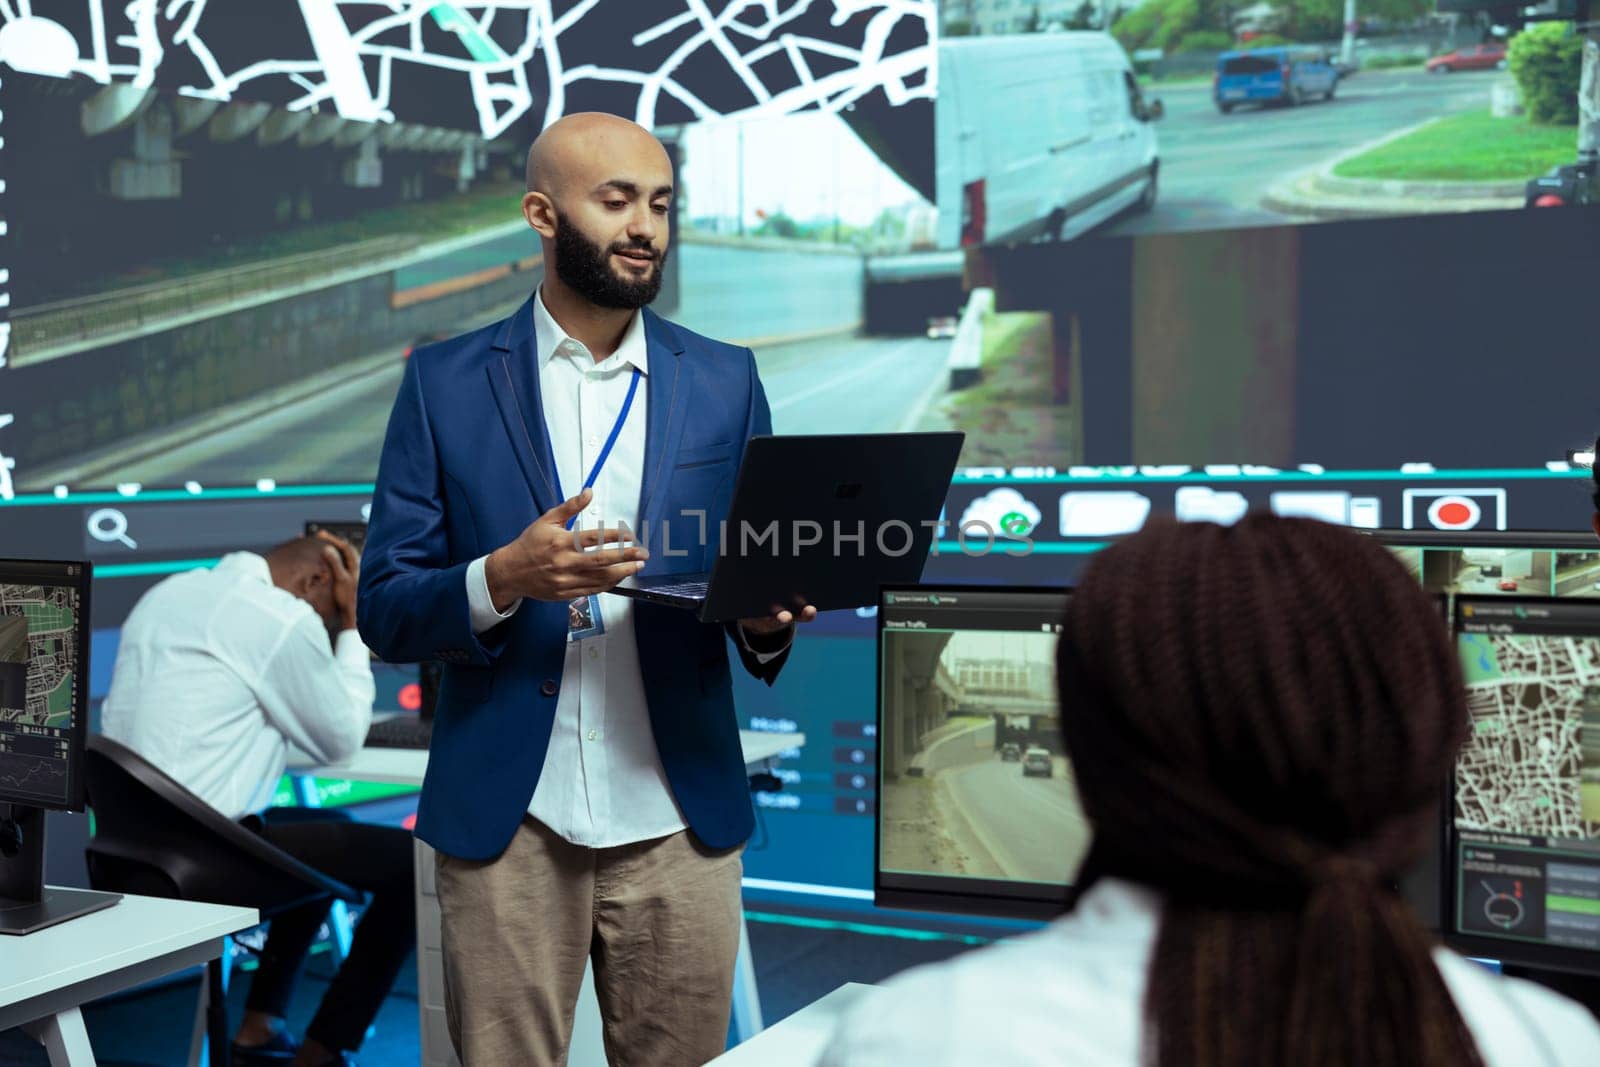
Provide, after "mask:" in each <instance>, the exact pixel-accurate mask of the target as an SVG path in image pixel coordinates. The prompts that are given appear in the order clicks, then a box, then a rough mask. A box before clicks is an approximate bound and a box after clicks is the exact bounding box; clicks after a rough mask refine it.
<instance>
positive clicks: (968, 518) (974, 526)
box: [958, 489, 1044, 537]
mask: <svg viewBox="0 0 1600 1067" xmlns="http://www.w3.org/2000/svg"><path fill="white" fill-rule="evenodd" d="M1043 517H1044V515H1043V513H1042V512H1041V511H1040V510H1039V508H1038V505H1036V504H1035V503H1034V502H1033V501H1031V500H1029V499H1028V498H1027V497H1025V496H1023V495H1022V494H1021V493H1019V492H1017V491H1016V490H1015V489H991V490H990V491H989V492H987V493H985V494H983V495H982V496H980V497H979V498H978V499H976V500H974V501H973V502H972V503H970V504H968V505H967V509H966V510H965V511H963V512H962V513H961V524H960V526H959V527H958V529H959V530H960V531H962V532H963V533H965V534H966V536H969V537H985V536H988V535H989V534H993V535H995V536H1001V537H1003V536H1011V537H1026V536H1028V535H1029V534H1031V533H1032V532H1033V531H1034V530H1035V529H1036V528H1037V527H1038V525H1039V520H1040V519H1041V518H1043ZM980 523H981V524H982V525H978V524H980ZM985 526H986V527H988V529H987V530H985V529H984V527H985Z"/></svg>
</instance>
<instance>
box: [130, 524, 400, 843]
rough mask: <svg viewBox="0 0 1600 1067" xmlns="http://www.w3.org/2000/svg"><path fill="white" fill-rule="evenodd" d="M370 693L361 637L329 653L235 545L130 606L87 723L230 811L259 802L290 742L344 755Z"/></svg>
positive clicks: (322, 758)
mask: <svg viewBox="0 0 1600 1067" xmlns="http://www.w3.org/2000/svg"><path fill="white" fill-rule="evenodd" d="M374 692H375V690H374V686H373V682H372V664H371V658H370V654H369V653H368V651H367V648H366V646H365V645H364V644H362V642H361V636H360V635H359V634H357V633H356V631H354V630H345V631H344V632H342V633H340V634H339V636H338V639H337V640H336V642H335V646H334V648H333V649H331V650H330V649H329V647H328V631H327V629H326V628H325V627H324V626H323V623H322V619H321V618H320V617H318V615H317V613H316V612H315V611H313V610H312V608H311V605H310V604H307V603H306V602H305V601H304V600H301V599H300V598H299V597H297V596H295V595H294V594H292V593H290V592H288V591H287V590H284V589H280V588H278V587H277V586H276V585H273V584H272V572H271V570H270V569H269V568H268V567H267V561H266V560H265V559H263V558H261V557H260V556H258V555H256V554H255V553H253V552H234V553H231V554H229V555H227V556H224V557H223V558H222V559H221V560H220V561H219V562H218V563H217V565H216V566H215V567H210V568H207V569H204V570H194V571H187V572H185V573H182V574H175V575H173V576H172V577H170V578H166V579H163V580H162V581H161V582H159V583H157V584H156V585H155V586H154V587H152V588H151V589H150V591H149V592H147V593H145V595H144V596H143V597H141V598H140V599H139V602H138V603H137V604H136V605H134V608H133V612H132V613H131V614H130V615H129V616H128V619H127V621H126V622H125V623H123V626H122V637H121V641H120V644H119V646H118V648H117V661H116V665H115V667H114V668H113V669H112V673H111V689H110V691H109V692H107V693H106V698H105V702H104V703H103V704H102V705H101V710H100V728H101V732H103V733H104V734H105V735H106V736H107V737H109V738H111V739H112V740H113V741H117V742H120V743H121V744H124V745H126V746H127V747H129V748H131V749H133V751H135V752H137V753H138V754H139V755H141V756H143V757H144V758H145V759H147V760H149V761H150V762H151V763H153V764H155V765H156V766H157V767H159V768H160V769H161V770H163V771H165V772H166V773H167V774H168V775H169V776H171V777H172V778H174V779H176V780H177V781H178V783H179V784H181V785H183V786H184V787H185V788H187V789H188V790H189V791H190V792H192V793H194V794H195V795H197V796H199V797H200V799H201V800H204V801H205V802H206V803H207V804H210V805H211V806H212V807H213V808H216V809H217V810H218V811H220V812H222V813H223V814H224V815H226V816H228V817H229V818H232V819H237V818H239V817H240V816H242V815H246V814H248V813H250V812H253V811H260V810H261V809H262V808H264V807H266V806H267V804H268V803H269V802H270V801H271V800H272V794H273V791H274V790H275V789H276V788H277V785H278V779H279V778H281V777H282V775H283V771H284V768H285V766H287V762H288V753H289V748H290V746H291V745H292V746H293V747H294V748H296V749H298V750H300V751H301V752H304V753H306V754H308V755H310V756H311V757H313V758H314V759H316V760H318V761H319V762H323V763H337V762H339V761H340V760H344V759H348V758H349V757H350V756H352V755H354V754H355V753H356V752H357V751H358V750H359V749H360V748H361V745H362V743H363V742H364V741H365V740H366V736H367V728H368V727H369V726H370V725H371V724H372V700H373V696H374Z"/></svg>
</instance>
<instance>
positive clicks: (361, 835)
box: [101, 534, 416, 1067]
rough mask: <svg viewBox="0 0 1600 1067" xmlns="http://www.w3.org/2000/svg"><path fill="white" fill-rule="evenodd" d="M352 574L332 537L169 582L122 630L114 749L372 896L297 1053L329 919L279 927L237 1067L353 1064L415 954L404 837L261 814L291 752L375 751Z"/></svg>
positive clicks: (111, 713)
mask: <svg viewBox="0 0 1600 1067" xmlns="http://www.w3.org/2000/svg"><path fill="white" fill-rule="evenodd" d="M358 568H359V562H358V560H357V557H356V553H355V551H354V550H353V549H352V548H351V547H350V545H349V544H347V543H346V542H344V541H342V540H339V539H338V538H335V537H333V536H331V535H328V534H322V535H319V536H318V537H315V538H312V537H305V538H300V539H298V540H294V541H290V542H288V543H286V544H283V545H280V546H278V547H277V548H275V549H273V550H272V551H271V552H268V553H267V554H266V556H265V557H262V556H259V555H256V554H254V553H251V552H235V553H232V554H230V555H228V556H225V557H223V559H222V560H220V561H219V562H218V563H217V565H216V566H215V567H212V568H209V569H205V570H195V571H188V572H186V573H183V574H176V575H173V576H172V577H170V578H167V579H164V580H163V581H161V582H160V583H158V584H157V585H156V586H154V587H153V588H152V589H151V590H150V591H149V592H147V593H145V595H144V596H143V597H141V598H140V600H139V602H138V604H136V605H135V606H134V609H133V611H132V613H130V614H129V616H128V619H127V622H126V623H124V624H123V628H122V637H121V643H120V646H119V648H118V651H117V661H116V666H115V668H114V670H113V673H112V678H111V688H110V691H109V692H108V693H107V694H106V699H105V703H104V704H103V706H102V709H101V729H102V730H103V731H104V733H105V735H106V736H107V737H109V738H111V739H112V740H114V741H118V742H121V743H122V744H124V745H126V746H128V747H129V748H131V749H133V750H134V751H135V752H137V753H139V754H140V755H141V756H143V757H144V758H145V759H147V760H149V761H150V762H151V763H153V764H155V765H156V766H157V767H159V768H161V770H163V771H165V772H166V773H167V774H168V775H170V776H171V777H172V778H174V779H175V780H177V781H178V782H179V783H180V784H181V785H183V786H184V787H185V788H187V789H189V790H190V791H191V792H193V793H194V794H195V795H196V796H198V797H199V798H200V799H202V800H204V801H205V802H206V803H207V804H210V805H211V806H212V807H214V808H216V809H217V810H218V811H220V812H222V813H223V814H224V815H227V816H228V817H229V818H233V819H239V818H243V817H245V816H249V815H255V814H257V813H260V814H261V823H262V825H261V830H260V832H261V833H262V835H263V836H264V837H266V838H267V839H268V840H270V841H271V842H272V843H273V844H275V845H277V846H279V847H280V848H282V849H284V850H285V851H286V852H289V853H291V854H293V855H295V856H296V857H298V858H299V859H301V860H303V861H304V862H305V863H307V864H309V865H310V866H312V867H314V868H316V869H317V870H319V871H322V872H324V873H325V874H327V875H329V876H330V877H333V878H335V879H338V880H339V881H342V882H344V883H345V884H346V885H350V886H353V887H355V888H357V889H360V890H363V891H366V892H369V893H371V894H372V901H371V903H370V904H369V905H368V906H367V908H366V911H365V912H364V913H363V915H362V918H361V922H360V923H359V924H358V926H357V929H356V933H355V937H354V939H353V940H352V943H351V946H350V955H349V956H348V958H346V960H345V962H344V965H343V966H342V967H341V968H340V969H339V974H338V976H337V977H336V978H335V979H334V981H333V984H332V985H331V986H330V988H329V989H328V992H327V994H326V995H325V996H324V997H323V999H322V1004H321V1006H320V1008H319V1010H318V1012H317V1015H316V1017H315V1018H314V1019H313V1020H312V1022H311V1024H310V1025H309V1026H308V1027H307V1029H306V1040H305V1043H304V1044H303V1045H297V1043H296V1042H295V1041H294V1039H293V1038H292V1037H291V1036H290V1035H289V1033H288V1031H287V1030H286V1029H285V1019H284V1016H285V1012H286V1009H287V1007H288V1003H289V997H290V994H291V993H292V991H293V987H294V981H295V978H296V976H297V974H298V972H299V969H300V965H301V964H302V963H303V962H304V960H305V956H306V953H307V951H308V950H309V949H310V946H311V942H312V941H313V940H314V939H315V937H316V934H317V930H318V928H319V927H320V926H321V924H322V921H323V917H324V915H325V914H326V911H327V903H326V902H324V903H321V904H309V905H306V906H304V907H301V908H298V909H295V910H293V911H290V912H287V913H285V914H282V915H280V916H278V917H277V918H275V919H273V920H272V924H271V927H270V929H269V932H268V936H267V944H266V948H265V950H264V951H263V953H262V957H261V965H260V968H259V969H258V970H257V971H256V974H255V978H254V980H253V981H252V983H251V986H250V997H249V1001H248V1005H247V1012H246V1015H245V1019H244V1021H243V1023H242V1024H241V1026H240V1028H239V1030H238V1032H237V1034H236V1035H235V1037H234V1047H233V1055H234V1062H235V1063H237V1064H240V1065H241V1067H250V1065H252V1064H262V1063H276V1064H282V1065H287V1064H289V1063H291V1061H292V1062H293V1063H294V1064H296V1065H307V1067H309V1065H316V1064H324V1063H336V1064H337V1063H350V1062H353V1061H352V1060H351V1059H350V1058H349V1055H348V1053H349V1052H350V1051H352V1050H354V1049H356V1048H358V1047H359V1046H360V1044H361V1041H362V1039H363V1038H364V1037H365V1036H366V1032H367V1028H368V1027H369V1026H370V1025H371V1024H372V1020H373V1019H374V1018H375V1017H376V1016H377V1013H378V1009H379V1008H380V1007H381V1006H382V1004H383V1001H384V998H385V997H387V996H388V993H389V988H390V987H391V986H392V985H393V984H394V979H395V976H396V975H397V974H398V973H399V970H400V968H401V966H402V965H403V964H404V963H405V960H406V957H407V956H408V955H409V954H410V952H411V950H412V947H413V946H414V944H415V941H416V923H415V915H414V907H413V904H412V861H411V856H412V851H411V835H410V834H409V833H407V832H405V831H404V830H400V829H396V828H393V827H386V826H372V825H367V824H363V823H358V822H355V821H353V820H351V819H350V818H349V817H348V816H347V815H345V814H344V813H342V812H338V811H333V810H330V811H318V810H313V809H295V808H267V804H268V803H269V802H270V801H271V799H272V794H273V792H274V790H275V788H276V786H277V783H278V780H279V779H280V778H281V777H282V775H283V772H284V769H285V767H286V766H287V762H288V758H289V753H290V751H291V750H297V751H298V752H301V753H304V754H306V755H308V756H310V757H311V758H312V759H315V760H317V761H318V762H323V763H336V762H338V761H340V760H343V759H347V758H349V757H350V756H351V755H353V754H354V753H355V752H356V751H357V750H358V749H360V748H361V745H362V743H363V741H364V740H365V739H366V734H367V728H368V726H370V725H371V722H372V701H373V695H374V687H373V681H372V667H371V663H370V656H369V653H368V651H367V648H366V646H365V645H364V644H363V643H362V641H361V637H360V635H358V634H357V633H356V629H355V625H356V621H355V590H356V581H357V576H358ZM330 641H331V644H330ZM264 809H265V810H264ZM252 821H254V820H252Z"/></svg>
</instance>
